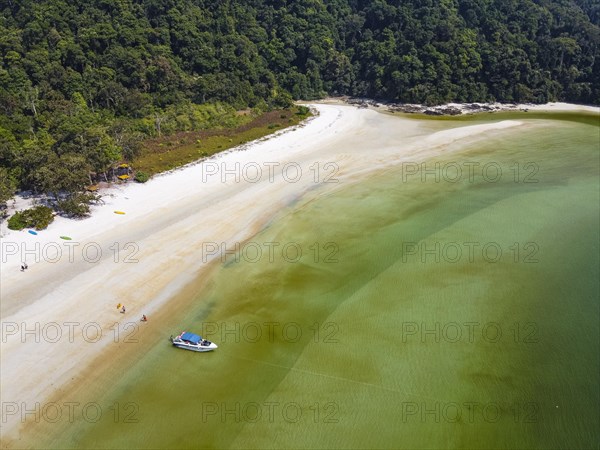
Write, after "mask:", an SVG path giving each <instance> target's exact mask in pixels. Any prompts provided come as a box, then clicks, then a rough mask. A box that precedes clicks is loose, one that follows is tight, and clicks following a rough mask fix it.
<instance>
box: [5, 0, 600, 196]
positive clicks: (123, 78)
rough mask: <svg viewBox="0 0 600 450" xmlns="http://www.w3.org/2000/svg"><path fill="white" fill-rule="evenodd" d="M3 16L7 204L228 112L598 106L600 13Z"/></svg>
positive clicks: (416, 2)
mask: <svg viewBox="0 0 600 450" xmlns="http://www.w3.org/2000/svg"><path fill="white" fill-rule="evenodd" d="M0 12H1V14H0V55H1V59H0V168H1V169H2V170H0V192H2V196H0V200H1V199H2V198H4V197H6V196H7V195H10V194H7V193H10V192H13V191H14V189H15V188H17V187H19V188H29V189H34V190H37V191H39V192H48V193H56V190H60V189H67V190H69V189H71V190H72V189H75V187H76V186H81V184H82V183H85V180H86V176H87V174H89V173H101V172H104V171H106V170H107V168H108V167H110V166H111V165H112V164H114V163H115V162H117V161H120V160H122V159H131V158H133V157H135V154H136V151H137V148H138V145H139V141H140V140H141V139H143V138H144V137H148V136H154V135H157V134H160V133H168V132H173V131H177V130H184V129H195V128H198V127H202V126H207V124H210V123H214V121H215V119H216V118H218V117H220V116H219V114H216V115H215V114H214V111H216V110H223V108H225V109H227V108H229V109H230V110H231V111H233V110H235V109H241V108H246V107H253V108H260V109H268V108H272V107H285V106H287V105H289V104H290V101H291V100H292V98H294V99H315V98H319V97H322V96H325V95H338V94H339V95H342V94H344V95H354V96H367V97H374V98H380V99H388V100H393V101H400V102H411V103H415V102H416V103H425V104H440V103H446V102H450V101H457V102H474V101H481V102H487V101H501V102H536V103H543V102H547V101H558V100H560V101H569V102H576V103H586V104H600V57H599V56H600V55H599V48H600V27H599V20H600V9H599V6H598V2H596V1H594V0H576V1H571V0H519V1H517V0H439V1H433V0H403V1H399V0H369V1H366V0H294V1H286V0H280V1H273V0H244V1H241V0H222V1H215V0H99V1H93V2H92V1H89V0H8V1H5V2H2V3H1V4H0ZM214 105H220V106H217V107H215V106H214ZM211 111H212V112H211ZM59 173H61V174H63V176H62V177H59ZM67 174H72V176H71V177H67V178H68V180H64V179H62V178H65V177H66V176H67ZM82 174H86V176H83V175H82ZM57 178H61V182H60V183H59V184H57V183H55V182H54V181H52V180H56V179H57Z"/></svg>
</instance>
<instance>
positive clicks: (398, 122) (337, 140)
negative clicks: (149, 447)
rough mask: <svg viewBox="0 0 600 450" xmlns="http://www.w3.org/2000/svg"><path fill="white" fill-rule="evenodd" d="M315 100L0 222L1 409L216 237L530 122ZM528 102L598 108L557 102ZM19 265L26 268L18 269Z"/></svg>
mask: <svg viewBox="0 0 600 450" xmlns="http://www.w3.org/2000/svg"><path fill="white" fill-rule="evenodd" d="M312 107H313V108H315V109H316V110H317V111H318V113H319V115H318V116H317V117H314V118H312V119H310V120H309V121H308V122H307V123H306V124H305V125H304V126H300V127H296V128H295V129H293V130H288V131H283V132H281V133H278V134H277V135H276V136H274V137H271V138H270V139H265V140H262V141H260V142H256V143H252V144H249V145H246V146H244V147H243V149H241V150H240V149H238V150H236V149H234V150H232V151H228V152H225V153H222V154H220V155H217V156H216V157H214V158H212V159H209V160H206V161H203V162H201V163H197V164H192V165H189V166H186V167H184V168H181V169H179V170H175V171H173V172H171V173H167V174H164V175H161V176H157V177H155V178H153V179H152V180H150V181H149V182H148V183H146V184H133V183H130V184H126V185H119V186H115V187H114V188H111V189H109V190H107V191H105V192H102V194H103V200H104V202H105V204H103V205H98V206H94V207H93V209H92V215H91V217H89V218H87V219H84V220H68V219H64V218H60V217H57V218H56V220H55V221H54V223H52V224H51V225H50V226H49V227H48V228H47V229H46V230H42V231H39V232H38V234H37V235H33V234H30V233H29V232H28V230H23V231H20V232H15V231H11V230H8V229H7V228H6V221H5V222H3V223H2V228H1V229H0V234H1V235H2V238H1V246H2V247H1V265H0V268H1V273H0V283H1V288H0V289H1V290H0V295H1V302H0V313H1V316H2V341H1V358H0V364H1V367H2V373H1V375H2V383H1V392H0V394H1V397H2V402H3V408H4V404H7V405H9V407H12V406H10V405H13V406H14V405H21V404H26V405H34V404H35V403H43V402H44V400H45V399H48V398H51V397H52V396H53V395H54V394H55V393H56V392H57V390H58V389H61V388H64V387H65V386H67V385H68V383H70V382H71V381H72V380H73V379H75V378H76V377H77V374H78V373H80V372H81V371H83V370H84V369H85V368H86V367H87V366H88V365H89V364H90V362H91V361H93V360H94V358H96V357H98V356H99V355H101V354H102V353H103V352H106V351H107V350H108V349H109V348H110V346H111V344H112V343H114V342H115V334H114V326H115V323H118V324H119V325H118V326H124V325H125V324H126V323H127V322H135V321H139V318H140V317H141V315H142V314H147V315H148V316H150V317H152V314H153V313H155V312H156V311H158V310H160V309H161V308H163V307H164V305H167V304H169V302H172V301H174V299H176V294H177V292H179V291H180V290H181V289H183V288H184V287H185V286H186V285H188V284H189V283H190V282H191V281H192V280H195V279H197V278H198V277H199V276H200V275H201V274H202V273H203V271H204V270H205V269H207V267H208V266H209V265H210V263H211V261H213V260H215V259H219V258H220V256H221V253H220V252H221V250H222V249H223V247H222V243H225V249H227V250H229V251H231V250H233V249H234V248H235V244H236V243H240V242H243V241H245V240H247V239H249V238H251V237H252V236H253V235H255V234H256V233H257V232H258V231H260V230H261V229H262V228H264V227H265V226H267V225H268V224H269V222H270V221H271V220H273V219H274V218H275V217H276V216H277V215H278V214H280V213H281V212H282V211H283V210H284V209H285V208H286V207H287V206H289V205H292V204H293V203H294V202H295V201H297V200H298V199H300V198H307V197H306V196H308V198H311V197H314V196H319V195H324V194H326V193H328V192H330V191H331V190H332V189H337V188H339V187H342V186H344V185H347V184H348V183H351V182H355V181H357V180H360V178H361V177H365V176H368V175H369V174H372V173H373V172H375V171H377V170H380V169H382V168H385V167H388V166H390V165H394V164H400V163H402V162H419V161H423V160H426V159H427V158H429V157H431V156H436V155H439V154H441V153H443V152H450V151H453V150H454V149H457V148H460V145H455V144H457V143H458V144H462V143H464V142H468V140H473V139H481V138H483V137H484V136H489V135H490V133H494V132H502V131H503V130H505V129H506V128H510V127H513V128H515V127H521V126H528V124H526V123H524V122H521V121H518V120H506V121H500V122H494V123H489V124H478V125H469V124H461V126H460V127H457V128H455V129H450V130H444V131H437V132H431V130H430V129H428V128H427V127H425V126H424V125H423V123H422V122H419V121H417V120H412V119H410V118H403V117H395V116H392V115H389V114H382V113H380V112H377V111H374V110H372V109H359V108H356V107H353V106H347V105H341V104H326V103H318V104H313V105H312ZM527 108H529V109H536V110H548V111H571V110H577V111H579V110H585V111H593V112H596V113H597V112H599V111H600V109H599V108H591V109H590V108H588V107H579V106H577V105H566V104H551V105H542V106H539V107H532V106H531V105H527ZM115 211H122V212H124V213H125V214H115ZM61 236H68V237H70V238H71V240H64V239H62V238H61ZM22 261H26V262H27V264H28V266H29V268H28V269H27V270H26V271H24V272H22V271H21V270H20V265H21V262H22ZM119 303H121V304H124V305H125V306H126V308H127V311H126V313H125V314H120V313H119V312H118V310H117V308H116V305H117V304H119ZM149 325H150V324H149ZM175 331H176V330H175ZM166 337H168V336H165V339H166ZM142 338H143V337H142ZM21 419H22V415H21V412H20V411H13V410H6V411H5V410H4V409H3V412H2V431H1V433H2V440H3V442H4V443H7V444H6V445H9V446H10V442H11V441H12V440H16V439H18V438H19V433H20V431H21V429H22V427H23V421H22V420H21Z"/></svg>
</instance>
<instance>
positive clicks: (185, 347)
mask: <svg viewBox="0 0 600 450" xmlns="http://www.w3.org/2000/svg"><path fill="white" fill-rule="evenodd" d="M173 347H177V348H182V349H183V350H191V351H192V352H211V351H213V350H214V349H216V348H217V345H216V344H211V345H209V346H205V347H203V346H196V345H186V344H181V343H178V342H173Z"/></svg>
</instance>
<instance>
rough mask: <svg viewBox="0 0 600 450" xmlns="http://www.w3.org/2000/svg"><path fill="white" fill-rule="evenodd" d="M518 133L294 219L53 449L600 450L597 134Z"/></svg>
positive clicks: (566, 126)
mask: <svg viewBox="0 0 600 450" xmlns="http://www.w3.org/2000/svg"><path fill="white" fill-rule="evenodd" d="M494 117H496V119H494V120H497V116H494ZM515 117H518V118H519V120H525V121H526V122H527V126H526V127H522V128H519V129H517V130H512V129H509V130H505V131H503V132H500V133H498V132H496V133H493V134H490V136H489V137H487V138H486V139H485V140H483V139H480V140H477V141H473V142H470V143H469V144H468V145H465V146H464V148H461V149H460V151H458V152H453V153H452V154H448V155H446V156H443V157H440V158H438V159H436V160H429V161H427V162H426V166H416V165H415V164H404V165H397V166H394V167H390V168H388V169H386V170H385V171H380V172H377V173H375V174H373V175H372V176H370V177H369V178H368V179H365V180H362V181H361V182H359V183H355V184H352V185H348V186H344V185H341V186H339V187H338V188H337V189H336V190H334V191H330V192H328V193H327V194H326V195H325V194H324V195H320V196H317V198H312V199H311V201H308V199H299V200H298V201H297V202H296V203H295V204H293V205H290V206H289V208H288V209H287V210H286V211H283V212H282V213H281V214H280V216H279V217H278V218H277V219H276V220H274V221H273V222H272V223H271V225H270V226H269V227H268V228H266V229H265V230H264V231H262V232H261V233H260V234H258V235H257V236H255V237H254V238H252V239H251V242H250V243H247V244H246V246H245V247H244V248H243V250H242V251H241V252H240V253H239V258H238V259H239V260H236V255H230V256H229V257H228V259H227V262H226V263H225V264H222V267H221V268H219V269H218V270H217V271H216V272H215V275H214V277H213V279H212V280H211V282H210V283H209V286H208V287H207V288H206V289H203V290H202V291H199V292H198V293H197V295H196V296H195V298H194V299H193V301H192V302H191V306H190V308H189V309H188V310H187V311H186V312H185V313H183V314H182V315H181V316H178V317H173V318H172V320H171V321H170V323H168V324H164V325H163V326H164V327H165V330H167V329H169V327H170V330H171V332H175V331H179V329H188V331H196V332H198V333H203V334H204V335H205V337H207V338H209V339H211V340H213V341H215V342H216V343H217V344H219V349H218V350H217V351H215V352H212V353H208V354H202V355H198V354H195V353H192V352H185V351H180V350H174V349H172V348H171V347H170V346H169V345H168V344H167V342H166V341H165V339H162V340H161V341H159V342H158V341H157V342H147V343H145V345H144V347H143V348H144V350H143V352H141V353H140V354H139V355H138V356H137V358H136V359H134V360H132V361H131V364H130V365H129V366H128V367H124V368H123V367H122V368H119V369H118V372H119V373H118V377H116V378H115V382H114V383H113V384H112V385H111V386H110V388H108V389H102V390H98V389H96V391H95V393H94V395H95V397H94V400H95V401H97V402H100V403H102V404H110V405H118V406H117V407H116V410H117V411H118V412H119V414H118V417H116V416H115V415H114V414H112V413H110V414H108V413H107V414H104V415H103V416H102V418H101V419H99V420H98V421H90V420H76V421H75V423H74V424H72V425H70V426H69V427H67V428H65V429H64V430H62V431H61V432H60V434H58V435H56V434H55V435H52V433H50V434H49V435H47V436H44V437H43V438H40V441H43V446H51V447H54V448H58V447H62V448H65V447H77V448H298V449H308V448H407V449H408V448H410V449H415V448H515V449H516V448H596V447H597V445H598V442H599V441H600V433H599V431H598V427H597V424H598V423H599V420H600V413H599V403H598V399H599V395H600V391H599V384H600V383H599V381H600V380H599V370H600V364H599V354H600V352H599V350H600V349H599V339H600V332H599V319H600V315H599V287H598V285H599V283H598V281H599V280H598V277H599V275H598V274H599V269H600V266H599V248H598V247H599V241H600V239H599V204H600V194H599V193H600V184H599V174H600V167H599V165H600V164H599V154H600V149H599V139H600V136H599V130H600V128H599V126H598V125H597V118H596V119H594V120H595V122H596V124H595V123H594V120H592V121H590V120H589V118H585V117H581V116H572V115H571V116H568V118H569V120H562V119H564V118H563V117H558V116H555V120H551V119H552V116H544V117H543V118H539V119H535V118H531V116H527V118H523V117H521V116H515V115H513V116H510V115H505V116H503V117H502V119H505V118H515ZM577 117H579V119H578V120H572V119H573V118H577ZM491 119H492V118H491V117H490V118H488V117H485V118H481V117H474V118H471V119H467V121H466V122H465V119H461V121H456V120H446V121H431V122H430V126H431V127H432V128H437V129H442V128H447V127H451V126H457V125H461V126H462V125H468V124H470V123H477V122H483V121H485V120H491ZM559 119H560V120H559ZM458 168H460V170H461V172H459V169H458ZM484 169H485V170H484ZM415 170H416V172H415ZM270 249H272V251H270ZM259 250H260V252H262V253H259ZM175 324H176V325H175ZM164 338H166V336H164ZM115 370H117V369H115ZM113 412H114V411H113ZM128 419H130V420H128ZM92 422H93V423H92Z"/></svg>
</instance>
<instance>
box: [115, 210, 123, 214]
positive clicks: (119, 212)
mask: <svg viewBox="0 0 600 450" xmlns="http://www.w3.org/2000/svg"><path fill="white" fill-rule="evenodd" d="M115 214H125V213H124V212H123V211H115Z"/></svg>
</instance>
